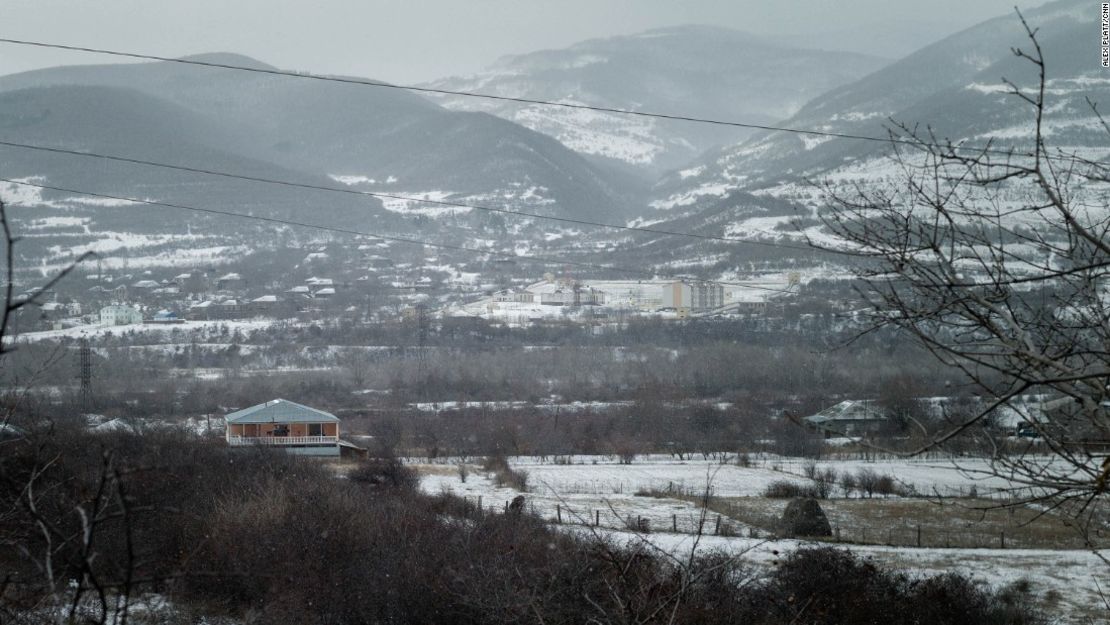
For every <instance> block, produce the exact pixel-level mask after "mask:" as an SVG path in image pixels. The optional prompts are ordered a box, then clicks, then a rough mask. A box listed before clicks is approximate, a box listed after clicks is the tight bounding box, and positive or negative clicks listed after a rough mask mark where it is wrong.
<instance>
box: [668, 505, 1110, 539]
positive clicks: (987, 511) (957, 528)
mask: <svg viewBox="0 0 1110 625" xmlns="http://www.w3.org/2000/svg"><path fill="white" fill-rule="evenodd" d="M671 496H672V497H676V498H679V499H682V498H683V497H681V496H675V495H671ZM689 501H693V502H694V503H700V498H690V499H689ZM787 503H788V501H787V500H784V499H767V498H762V497H739V498H719V497H718V498H713V499H712V500H710V502H709V506H708V507H709V509H710V510H712V511H713V512H716V513H718V514H723V515H726V516H728V517H729V518H732V519H735V520H736V521H739V522H741V523H744V524H747V525H750V526H753V527H757V528H760V529H762V530H763V531H765V532H767V533H773V532H774V531H775V529H776V527H777V525H778V522H779V519H781V518H782V512H783V509H785V508H786V504H787ZM997 505H998V503H997V502H992V501H988V500H979V499H960V500H948V501H944V502H940V503H938V502H935V501H931V500H925V499H906V498H891V499H827V500H822V501H821V508H822V509H823V510H824V511H825V515H826V516H827V517H828V518H829V523H830V524H831V525H832V526H833V528H834V532H835V533H836V534H837V535H838V536H839V540H840V541H842V542H851V543H859V544H876V545H894V546H905V547H916V546H919V545H920V546H921V547H964V548H967V547H972V548H980V547H982V548H999V547H1003V546H1004V547H1005V548H1007V549H1023V548H1025V549H1087V548H1090V547H1091V545H1090V544H1088V542H1087V539H1088V538H1090V540H1091V541H1092V542H1093V543H1094V546H1095V547H1096V548H1106V547H1108V546H1110V528H1107V527H1102V528H1101V529H1096V530H1094V531H1092V532H1090V534H1089V536H1088V537H1084V535H1083V533H1082V532H1080V531H1079V530H1078V529H1077V527H1076V525H1075V522H1074V521H1073V520H1071V519H1069V518H1067V517H1064V516H1061V515H1058V514H1051V513H1050V514H1041V513H1040V512H1039V511H1037V510H1035V509H1032V508H1029V507H1017V508H1004V509H1000V508H998V507H996V506H997ZM919 532H920V539H919ZM834 540H836V538H835V537H834Z"/></svg>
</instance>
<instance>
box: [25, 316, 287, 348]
mask: <svg viewBox="0 0 1110 625" xmlns="http://www.w3.org/2000/svg"><path fill="white" fill-rule="evenodd" d="M274 323H276V321H275V320H274V319H240V320H213V321H186V322H184V323H168V324H144V323H132V324H127V325H118V326H106V325H99V324H92V325H84V326H75V327H72V328H65V329H62V330H43V331H42V332H24V333H23V334H18V335H16V336H15V337H13V340H14V341H15V342H17V343H34V342H36V341H45V340H54V339H63V338H74V339H75V338H82V337H84V338H95V337H100V336H104V335H106V334H112V335H115V336H119V335H121V334H127V333H128V332H136V333H151V334H163V335H164V334H170V333H172V332H174V331H177V332H198V333H208V332H221V331H222V330H223V328H227V330H228V332H236V331H239V332H244V333H248V332H252V331H254V330H261V329H264V328H268V327H269V326H271V325H273V324H274Z"/></svg>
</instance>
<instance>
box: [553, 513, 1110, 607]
mask: <svg viewBox="0 0 1110 625" xmlns="http://www.w3.org/2000/svg"><path fill="white" fill-rule="evenodd" d="M567 529H568V531H573V532H577V533H581V534H586V533H588V530H587V529H586V528H581V527H578V528H567ZM592 531H598V532H600V533H601V534H602V535H604V536H607V537H609V538H612V539H614V540H616V541H617V542H619V543H621V544H626V545H639V544H644V543H645V541H646V543H647V544H649V545H650V546H651V547H652V548H653V549H658V550H660V551H662V552H664V553H668V554H671V555H674V556H676V557H680V558H684V557H688V556H689V555H690V552H691V550H692V549H695V548H696V552H697V553H710V552H717V553H726V554H732V555H735V556H737V557H740V558H742V559H743V561H745V562H751V563H754V564H759V565H764V566H770V565H772V564H773V563H774V562H775V561H776V560H778V559H779V558H780V557H781V555H784V554H786V553H789V552H790V551H793V550H795V549H798V548H800V547H803V546H807V545H823V544H824V543H810V542H806V541H799V540H766V539H753V538H746V537H743V536H737V537H721V536H701V537H697V536H692V535H683V534H672V533H660V532H656V533H651V534H635V533H632V532H627V531H616V530H605V529H602V530H592ZM844 548H846V549H849V550H850V551H852V552H853V553H855V554H857V555H859V556H862V557H866V558H870V559H873V560H875V561H877V562H879V563H881V564H885V565H887V566H892V567H897V568H905V569H908V570H909V571H910V572H913V573H918V574H922V575H939V574H944V573H962V574H965V575H969V576H971V577H973V578H975V579H977V580H980V581H983V582H986V583H987V584H990V585H991V586H994V587H996V588H998V587H1001V586H1005V585H1007V584H1011V583H1013V582H1016V581H1018V580H1022V579H1026V580H1029V581H1031V582H1032V592H1033V593H1035V594H1036V595H1037V596H1038V597H1042V596H1043V595H1044V594H1045V593H1046V592H1049V591H1054V594H1056V595H1057V596H1058V598H1059V601H1060V606H1059V607H1060V610H1059V613H1058V614H1055V615H1056V616H1058V617H1060V618H1062V619H1063V620H1062V621H1061V622H1065V623H1069V622H1071V623H1091V622H1095V621H1091V620H1089V619H1088V618H1086V617H1085V616H1084V615H1085V614H1090V613H1091V612H1094V611H1097V610H1098V606H1101V605H1103V604H1102V599H1101V597H1102V592H1104V591H1105V588H1106V583H1105V582H1104V581H1103V582H1100V580H1105V579H1107V577H1110V567H1108V565H1107V564H1106V563H1105V562H1103V561H1102V560H1100V559H1099V557H1098V556H1097V555H1095V554H1094V553H1092V552H1090V551H1084V550H1072V551H1055V550H1048V549H910V548H898V547H882V546H870V545H845V546H844ZM1103 555H1104V556H1110V553H1104V554H1103Z"/></svg>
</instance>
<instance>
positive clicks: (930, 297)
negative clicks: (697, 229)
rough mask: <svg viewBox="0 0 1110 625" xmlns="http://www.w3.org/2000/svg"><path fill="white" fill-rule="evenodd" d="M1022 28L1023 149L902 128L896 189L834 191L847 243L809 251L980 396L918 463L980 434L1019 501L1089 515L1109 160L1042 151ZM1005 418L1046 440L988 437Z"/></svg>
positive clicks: (1105, 433)
mask: <svg viewBox="0 0 1110 625" xmlns="http://www.w3.org/2000/svg"><path fill="white" fill-rule="evenodd" d="M1018 17H1019V18H1020V19H1021V21H1022V24H1023V25H1024V26H1025V30H1026V34H1027V36H1028V42H1029V46H1028V47H1027V48H1025V49H1019V48H1015V49H1013V53H1014V54H1015V55H1016V56H1017V57H1018V58H1020V59H1022V60H1024V61H1025V62H1027V63H1029V64H1030V66H1031V67H1032V68H1033V69H1035V71H1036V75H1037V79H1036V80H1035V81H1033V82H1032V83H1031V84H1025V85H1022V84H1020V83H1019V82H1017V81H1010V80H1006V79H1003V81H1004V83H1005V85H1006V87H1007V89H1008V91H1009V93H1010V95H1011V96H1012V97H1013V98H1016V99H1017V101H1018V102H1020V103H1022V104H1023V105H1025V106H1027V107H1028V111H1029V113H1030V117H1031V139H1030V140H1029V143H1028V145H1024V146H1014V147H1007V148H1000V147H997V146H995V145H994V144H993V142H992V143H988V144H987V145H986V146H982V147H979V148H976V149H969V148H966V147H963V146H961V145H959V144H954V143H952V142H951V141H949V140H941V139H939V138H938V137H937V136H936V134H935V133H934V132H933V131H932V130H931V129H925V130H921V129H919V128H917V127H913V126H909V125H906V124H900V123H895V124H894V125H893V127H892V129H891V145H892V149H893V154H892V159H893V162H894V163H895V164H896V166H897V167H898V171H899V174H900V175H899V176H897V177H896V181H895V182H892V183H883V184H868V185H864V184H852V185H844V184H840V185H838V184H834V183H825V184H824V185H823V188H824V191H825V197H826V198H827V200H828V201H829V204H830V206H831V210H828V211H826V212H824V213H823V221H824V224H825V226H826V227H827V228H828V229H829V230H831V231H832V233H834V234H835V235H837V237H839V239H841V240H842V244H840V245H835V246H832V245H829V244H818V243H814V242H812V241H811V244H812V245H815V246H816V247H821V248H822V249H826V250H835V251H836V252H838V253H847V254H849V255H850V256H852V257H854V258H855V261H856V262H855V263H854V265H853V266H854V271H855V275H856V277H857V278H858V279H859V280H860V282H861V284H862V285H863V286H862V287H861V288H860V289H859V290H860V293H861V295H862V297H864V298H865V299H866V300H867V301H868V302H869V304H870V305H871V308H872V310H873V311H874V315H873V318H872V321H873V324H872V326H873V327H880V326H886V327H894V328H897V329H899V330H902V331H905V332H907V333H909V334H910V335H912V336H913V337H915V338H916V339H917V340H918V341H919V342H920V343H921V344H923V345H924V346H925V347H927V348H928V349H929V350H930V351H931V352H932V353H933V354H934V355H936V356H937V357H939V358H940V359H941V360H942V361H943V362H945V363H947V364H949V365H951V366H953V367H956V368H958V369H959V370H960V371H962V372H963V373H964V374H965V375H966V376H967V378H968V379H969V380H970V381H971V382H972V383H974V384H975V385H976V386H977V387H978V388H979V389H980V392H981V394H982V395H984V396H985V397H986V398H987V399H986V400H985V401H983V402H982V405H981V407H980V409H978V410H975V411H973V412H972V413H971V414H969V415H966V416H964V417H960V418H956V417H952V418H951V419H950V420H949V422H948V424H947V425H946V426H945V427H943V428H941V429H940V431H939V432H938V431H937V430H935V429H933V430H930V431H929V432H928V435H927V436H926V437H925V438H924V443H923V444H922V445H921V447H919V448H918V449H916V450H914V451H915V452H921V451H924V450H926V449H931V448H936V447H939V446H943V445H945V444H947V443H951V442H954V441H956V440H959V439H961V438H963V439H965V440H966V439H967V438H969V437H970V438H975V439H977V440H978V441H980V442H981V444H983V445H984V446H985V448H986V449H987V450H989V451H992V452H994V453H992V454H991V464H990V468H989V469H988V470H987V472H988V473H990V474H993V475H996V476H1003V477H1005V478H1006V479H1008V480H1009V483H1011V484H1013V485H1014V489H1013V492H1011V496H1012V498H1011V501H1012V502H1014V503H1028V502H1030V501H1041V502H1046V503H1049V504H1050V505H1049V506H1048V509H1052V508H1054V507H1063V508H1066V509H1067V510H1068V511H1069V512H1070V513H1072V514H1075V515H1077V516H1080V517H1082V516H1083V515H1085V514H1086V515H1087V517H1090V513H1091V511H1092V510H1094V509H1095V508H1097V507H1098V504H1099V502H1103V501H1105V497H1106V494H1107V492H1108V490H1107V489H1108V487H1110V484H1108V481H1110V458H1108V457H1107V456H1106V453H1107V449H1108V445H1110V412H1108V406H1110V403H1108V402H1110V389H1108V384H1110V306H1108V305H1110V299H1108V297H1110V291H1108V290H1107V287H1108V286H1110V285H1108V284H1107V282H1106V279H1107V277H1108V272H1110V237H1108V236H1107V235H1108V234H1110V198H1108V196H1107V192H1106V187H1105V186H1104V184H1103V183H1105V182H1108V181H1110V165H1108V164H1106V163H1105V162H1099V161H1095V160H1092V159H1088V158H1084V157H1081V156H1079V155H1077V154H1072V153H1066V152H1065V151H1063V150H1062V149H1059V148H1052V147H1050V146H1049V145H1048V143H1047V140H1046V131H1045V129H1046V122H1045V116H1046V113H1047V112H1048V110H1049V106H1048V103H1047V102H1046V82H1047V81H1046V74H1045V60H1044V55H1043V52H1042V49H1041V46H1040V44H1039V42H1038V40H1037V33H1036V30H1034V29H1033V28H1031V27H1030V26H1029V25H1028V24H1027V23H1026V22H1025V19H1024V17H1022V16H1021V15H1020V14H1019V15H1018ZM1088 103H1089V104H1090V109H1091V112H1092V116H1091V120H1092V121H1093V122H1094V123H1096V124H1101V128H1102V130H1105V131H1106V132H1107V134H1108V136H1110V127H1107V126H1106V124H1104V123H1102V119H1101V117H1100V116H1099V115H1098V113H1097V109H1096V108H1095V107H1094V105H1093V104H1092V103H1090V102H1089V101H1088ZM1029 395H1035V396H1036V397H1037V398H1038V399H1037V400H1036V401H1034V402H1030V401H1029V400H1028V397H1029ZM1053 397H1055V398H1062V399H1063V401H1057V402H1056V403H1055V404H1053V403H1052V402H1051V401H1049V399H1050V398H1053ZM1023 398H1025V399H1024V400H1023ZM1046 405H1047V406H1050V407H1055V408H1053V409H1050V410H1041V409H1040V408H1042V407H1043V406H1046ZM1031 407H1036V408H1037V409H1035V410H1034V409H1030V408H1031ZM1002 410H1012V411H1016V412H1018V413H1020V414H1021V415H1022V419H1023V420H1024V421H1025V422H1026V423H1027V426H1026V427H1028V428H1031V429H1032V430H1033V431H1035V433H1036V434H1037V437H1036V441H1037V442H1036V443H1034V442H1033V441H1032V440H1028V442H1021V443H1015V441H1014V439H1013V437H1011V436H1009V435H1010V434H1012V432H1004V431H1000V430H998V429H991V428H988V427H986V425H987V424H988V422H989V420H990V419H991V418H992V416H993V415H996V414H997V413H999V411H1002ZM922 430H923V432H924V428H923V427H922ZM1015 447H1016V449H1015ZM1037 448H1040V449H1043V450H1045V451H1047V452H1049V453H1045V454H1036V453H1032V451H1034V450H1035V449H1037ZM1015 452H1016V453H1015Z"/></svg>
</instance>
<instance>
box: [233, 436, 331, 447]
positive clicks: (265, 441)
mask: <svg viewBox="0 0 1110 625" xmlns="http://www.w3.org/2000/svg"><path fill="white" fill-rule="evenodd" d="M227 443H228V444H229V445H231V446H232V447H242V446H245V445H338V444H339V437H338V436H229V437H227Z"/></svg>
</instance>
